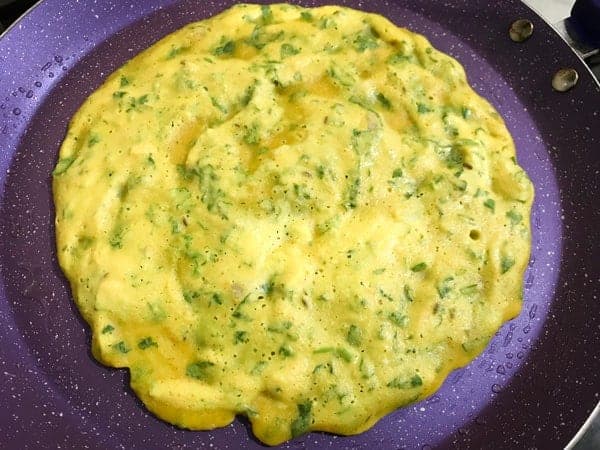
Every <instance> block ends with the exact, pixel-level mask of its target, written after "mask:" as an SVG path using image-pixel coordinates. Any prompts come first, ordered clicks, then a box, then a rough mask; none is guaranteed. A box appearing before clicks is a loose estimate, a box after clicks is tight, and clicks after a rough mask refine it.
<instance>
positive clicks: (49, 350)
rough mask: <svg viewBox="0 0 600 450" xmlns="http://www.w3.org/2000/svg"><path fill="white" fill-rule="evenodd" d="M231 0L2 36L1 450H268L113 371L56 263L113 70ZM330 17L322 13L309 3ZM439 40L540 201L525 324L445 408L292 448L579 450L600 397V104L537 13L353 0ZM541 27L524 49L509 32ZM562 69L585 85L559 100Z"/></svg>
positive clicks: (476, 4)
mask: <svg viewBox="0 0 600 450" xmlns="http://www.w3.org/2000/svg"><path fill="white" fill-rule="evenodd" d="M230 3H231V2H229V1H226V0H223V1H216V2H201V1H191V0H188V1H185V0H182V1H175V0H147V1H139V2H133V3H131V2H129V1H122V0H118V1H117V0H97V1H75V0H66V1H65V0H45V1H43V2H41V4H39V5H38V6H37V7H36V8H35V9H34V10H32V11H31V12H30V13H29V14H28V15H27V16H26V17H25V18H23V19H22V20H21V21H20V22H18V23H17V25H15V26H14V27H13V28H12V29H11V30H10V31H9V32H8V33H7V34H5V35H4V36H3V37H2V39H0V180H1V181H2V185H3V187H2V190H1V191H0V201H1V204H0V209H1V210H0V233H1V239H0V274H1V278H0V405H2V406H1V407H0V447H2V448H8V449H12V448H56V447H57V446H61V448H65V447H66V448H85V447H86V446H87V447H90V448H139V449H153V448H156V449H159V448H161V449H162V448H223V449H237V448H260V447H261V445H260V443H258V442H257V441H256V440H254V439H253V438H252V434H251V433H250V431H249V427H248V423H247V422H246V421H245V420H241V419H239V420H236V421H235V422H234V423H233V424H232V425H231V426H228V427H226V428H224V429H219V430H215V431H211V432H191V431H184V430H180V429H177V428H175V427H173V426H170V425H168V424H166V423H164V422H162V421H160V420H158V419H156V418H155V417H154V416H153V415H151V414H149V413H148V412H147V411H146V409H145V408H144V407H143V406H142V405H141V404H140V402H139V401H138V400H137V399H136V397H135V395H134V394H133V393H132V392H131V390H130V389H129V387H128V373H127V371H125V370H115V369H109V368H106V367H103V366H101V365H99V364H97V363H96V362H95V361H94V359H93V358H92V357H91V355H90V352H89V340H90V339H89V338H90V337H89V330H88V328H87V326H86V325H85V324H84V323H83V321H82V319H81V318H80V316H79V313H78V312H77V310H76V309H75V307H74V306H73V302H72V300H71V294H70V291H69V289H68V286H67V282H66V280H65V278H64V277H63V276H62V274H61V272H60V270H59V268H58V265H57V263H56V253H55V249H54V226H53V217H54V211H53V204H52V196H51V190H50V181H51V179H50V172H51V170H52V167H53V165H54V162H55V159H56V156H57V152H58V148H59V145H60V143H61V140H62V138H63V137H64V135H65V130H66V126H67V123H68V121H69V119H70V117H71V116H72V115H73V113H74V112H75V111H76V110H77V108H78V107H79V105H80V104H81V102H82V101H83V100H84V99H85V98H86V96H87V95H88V94H89V93H91V92H92V91H93V90H94V89H95V88H96V87H97V86H98V85H99V84H100V83H101V82H102V81H103V80H104V79H105V77H106V76H107V75H108V74H109V73H111V72H112V71H113V70H114V69H116V68H117V67H119V66H120V65H121V64H122V63H124V62H125V61H126V60H128V59H129V58H131V57H132V56H134V55H135V54H136V53H137V52H139V51H140V50H142V49H144V48H146V47H148V46H149V45H150V44H151V43H153V42H154V41H156V40H157V39H159V38H160V37H162V36H164V35H165V34H166V33H168V32H170V31H173V30H175V29H177V28H179V27H180V26H182V25H183V24H185V23H188V22H190V21H194V20H198V19H202V18H205V17H207V16H208V15H212V14H214V13H216V12H218V11H220V10H222V9H224V8H225V7H226V6H228V5H229V4H230ZM302 3H303V4H305V5H316V4H319V3H320V2H319V1H306V2H302ZM336 3H341V4H347V5H349V6H354V7H358V8H362V9H365V10H369V11H376V12H379V13H382V14H384V15H386V16H387V17H389V18H390V19H391V20H392V21H394V22H395V23H396V24H398V25H401V26H406V27H408V28H410V29H412V30H414V31H417V32H419V33H423V34H425V35H426V36H428V37H429V38H430V39H431V41H432V42H433V44H434V45H435V46H436V47H437V48H439V49H440V50H442V51H444V52H447V53H449V54H451V55H453V56H455V57H456V58H458V60H459V61H460V62H461V63H462V64H463V65H464V66H465V67H466V70H467V74H468V76H469V80H470V82H471V83H472V85H473V86H474V87H475V88H476V89H477V91H479V92H480V93H481V94H482V95H483V96H485V97H486V98H488V99H489V100H490V101H491V102H492V103H493V104H494V106H495V107H496V108H497V109H498V110H499V111H500V113H501V114H502V115H503V117H504V118H505V120H506V122H507V125H508V127H509V129H510V131H511V132H512V134H513V136H514V139H515V142H516V145H517V150H518V159H519V162H520V163H521V165H523V166H524V167H525V169H526V170H527V172H528V173H529V175H530V176H531V178H532V180H533V182H534V184H535V187H536V200H535V204H534V208H533V215H532V229H533V252H532V257H531V264H530V266H529V268H528V270H527V273H526V277H525V280H526V281H525V303H524V306H523V311H522V313H521V315H520V316H519V317H518V318H516V319H515V320H513V321H511V322H510V323H508V324H506V326H505V327H503V328H502V329H501V330H500V332H499V333H498V334H497V336H496V337H495V338H494V339H493V340H492V342H491V344H490V345H489V347H488V348H487V350H486V351H485V352H484V354H483V355H481V356H480V357H479V358H478V359H477V360H475V361H474V362H473V363H472V364H470V365H469V366H468V367H466V368H464V369H461V370H458V371H456V372H454V373H452V374H451V375H450V377H449V378H448V379H447V381H446V382H445V384H444V385H443V387H442V388H441V389H440V390H439V391H438V392H437V393H436V394H435V395H433V396H432V397H431V398H429V399H427V400H424V401H422V402H420V403H418V404H415V405H412V406H409V407H406V408H403V409H400V410H398V411H396V412H395V413H393V414H390V415H388V416H387V417H385V418H384V419H383V420H381V422H379V423H378V424H377V425H376V426H375V427H374V428H373V429H372V430H370V431H368V432H366V433H364V434H362V435H359V436H355V437H336V436H332V435H329V434H324V433H312V434H310V435H307V436H304V437H301V438H298V439H296V440H294V441H291V442H289V443H288V444H286V445H284V446H282V447H283V448H315V449H316V448H319V449H320V448H336V449H351V448H352V449H354V448H377V449H387V448H390V449H399V448H417V449H427V448H431V447H438V446H439V447H442V448H446V447H448V448H468V447H472V448H481V447H487V448H496V449H498V448H540V449H550V448H559V447H562V446H564V445H565V444H566V443H567V442H568V441H569V439H570V438H571V437H572V436H573V435H574V433H575V432H576V430H577V429H578V427H579V426H581V424H582V423H583V422H584V420H585V418H586V417H587V415H588V414H589V413H590V411H591V410H592V409H593V407H594V406H595V404H596V403H597V402H598V392H599V390H600V386H599V384H600V382H599V377H600V360H599V354H598V353H599V351H598V349H599V348H600V300H599V299H598V296H599V295H600V292H599V291H600V280H599V277H600V270H599V267H600V232H599V231H600V220H599V210H600V187H599V181H600V180H599V179H600V162H599V161H600V112H599V109H600V91H599V89H598V86H597V84H595V82H594V81H593V79H592V77H591V75H590V74H589V73H588V72H587V71H586V69H585V66H584V65H583V64H582V63H581V62H580V61H579V60H578V59H577V58H576V57H575V55H574V54H573V53H572V52H571V51H570V50H569V48H568V47H567V45H566V44H565V43H563V42H562V41H561V39H560V38H559V37H558V36H557V35H555V34H554V33H553V32H552V31H551V29H550V28H549V27H548V26H547V25H546V24H545V23H544V22H543V21H542V20H540V19H539V18H538V17H536V16H535V15H534V13H533V12H531V11H530V10H528V9H526V7H525V6H523V5H522V4H521V3H520V2H516V1H514V2H511V1H504V2H497V1H495V0H489V1H486V0H462V1H458V0H457V1H454V2H449V3H450V4H445V3H442V2H431V1H423V2H420V3H421V4H420V5H418V6H415V5H414V3H417V2H409V1H406V2H400V1H399V2H392V1H390V2H377V1H363V2H360V1H336ZM521 17H526V18H530V19H531V20H532V21H533V23H534V25H535V32H534V34H533V37H532V38H531V39H529V40H528V41H526V42H525V43H522V44H516V43H513V42H512V41H510V40H509V38H508V34H507V29H508V27H509V25H510V23H511V22H512V21H513V20H515V19H517V18H521ZM560 67H575V68H577V70H578V71H579V74H580V76H581V79H580V81H579V83H578V85H577V86H576V87H575V88H574V89H573V90H572V91H570V92H567V93H565V94H559V93H556V92H553V91H552V88H551V78H552V74H553V73H554V71H555V70H557V69H558V68H560Z"/></svg>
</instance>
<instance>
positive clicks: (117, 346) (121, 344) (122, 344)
mask: <svg viewBox="0 0 600 450" xmlns="http://www.w3.org/2000/svg"><path fill="white" fill-rule="evenodd" d="M111 347H112V348H114V349H115V350H117V351H118V352H119V353H123V354H125V353H129V351H130V350H131V349H130V348H129V347H127V344H125V342H123V341H119V342H117V343H116V344H113V345H112V346H111Z"/></svg>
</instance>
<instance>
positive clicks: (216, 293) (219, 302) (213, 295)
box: [210, 292, 223, 305]
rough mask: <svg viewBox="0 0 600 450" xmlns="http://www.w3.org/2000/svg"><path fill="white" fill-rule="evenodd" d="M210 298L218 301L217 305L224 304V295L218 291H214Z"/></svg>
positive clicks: (215, 301)
mask: <svg viewBox="0 0 600 450" xmlns="http://www.w3.org/2000/svg"><path fill="white" fill-rule="evenodd" d="M210 299H211V300H212V301H213V302H214V303H216V304H217V305H222V304H223V297H222V296H221V294H219V293H218V292H213V294H212V296H211V297H210Z"/></svg>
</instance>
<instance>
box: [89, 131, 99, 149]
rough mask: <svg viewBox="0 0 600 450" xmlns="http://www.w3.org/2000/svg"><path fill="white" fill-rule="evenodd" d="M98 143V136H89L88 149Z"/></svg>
mask: <svg viewBox="0 0 600 450" xmlns="http://www.w3.org/2000/svg"><path fill="white" fill-rule="evenodd" d="M98 142H100V136H99V135H97V134H96V133H93V134H92V135H91V136H90V139H89V140H88V147H93V146H94V145H96V144H97V143H98Z"/></svg>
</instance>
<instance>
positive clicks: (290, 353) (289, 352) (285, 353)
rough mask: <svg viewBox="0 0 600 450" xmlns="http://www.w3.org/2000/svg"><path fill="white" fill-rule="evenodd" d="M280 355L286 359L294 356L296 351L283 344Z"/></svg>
mask: <svg viewBox="0 0 600 450" xmlns="http://www.w3.org/2000/svg"><path fill="white" fill-rule="evenodd" d="M278 353H279V354H280V355H281V356H283V357H284V358H287V357H289V356H293V355H294V351H293V350H292V349H291V347H290V346H289V345H288V344H283V345H282V346H281V347H279V352H278Z"/></svg>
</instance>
